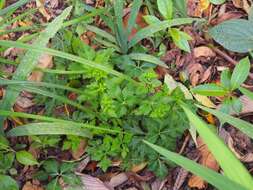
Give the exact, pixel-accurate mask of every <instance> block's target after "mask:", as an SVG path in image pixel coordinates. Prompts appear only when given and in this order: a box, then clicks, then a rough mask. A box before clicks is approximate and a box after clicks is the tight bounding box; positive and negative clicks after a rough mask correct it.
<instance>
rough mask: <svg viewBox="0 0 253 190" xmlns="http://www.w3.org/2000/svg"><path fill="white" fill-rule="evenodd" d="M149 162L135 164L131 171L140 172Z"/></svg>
mask: <svg viewBox="0 0 253 190" xmlns="http://www.w3.org/2000/svg"><path fill="white" fill-rule="evenodd" d="M147 164H148V163H147V162H143V163H141V164H138V165H134V166H133V167H132V168H131V171H132V172H134V173H138V172H140V171H141V170H143V169H144V168H145V167H146V166H147Z"/></svg>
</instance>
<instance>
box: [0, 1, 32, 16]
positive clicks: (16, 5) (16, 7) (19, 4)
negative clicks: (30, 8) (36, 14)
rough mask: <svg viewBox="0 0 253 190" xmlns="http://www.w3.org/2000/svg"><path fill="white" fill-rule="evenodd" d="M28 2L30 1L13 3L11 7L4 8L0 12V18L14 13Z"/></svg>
mask: <svg viewBox="0 0 253 190" xmlns="http://www.w3.org/2000/svg"><path fill="white" fill-rule="evenodd" d="M29 1H31V0H19V1H18V2H16V3H13V4H12V5H10V6H8V7H6V8H5V9H2V10H0V16H3V15H5V14H6V13H8V12H12V11H15V10H16V9H18V8H19V7H21V6H22V5H24V4H26V3H27V2H29Z"/></svg>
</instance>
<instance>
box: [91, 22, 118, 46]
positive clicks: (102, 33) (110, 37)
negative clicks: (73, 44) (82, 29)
mask: <svg viewBox="0 0 253 190" xmlns="http://www.w3.org/2000/svg"><path fill="white" fill-rule="evenodd" d="M86 28H87V30H90V31H92V32H94V33H95V34H97V35H99V36H101V37H103V38H105V39H107V40H109V41H110V42H112V43H116V39H115V37H114V36H113V35H111V34H110V33H108V32H106V31H104V30H102V29H100V28H98V27H96V26H91V25H86Z"/></svg>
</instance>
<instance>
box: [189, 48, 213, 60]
mask: <svg viewBox="0 0 253 190" xmlns="http://www.w3.org/2000/svg"><path fill="white" fill-rule="evenodd" d="M193 54H194V57H195V58H199V57H215V56H216V54H215V52H214V51H213V50H212V49H211V48H209V47H206V46H199V47H196V48H194V49H193Z"/></svg>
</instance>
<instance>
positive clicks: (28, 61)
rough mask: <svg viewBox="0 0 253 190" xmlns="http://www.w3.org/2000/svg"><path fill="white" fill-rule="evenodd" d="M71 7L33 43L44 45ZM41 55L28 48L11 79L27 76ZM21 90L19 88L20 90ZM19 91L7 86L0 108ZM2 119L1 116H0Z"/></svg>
mask: <svg viewBox="0 0 253 190" xmlns="http://www.w3.org/2000/svg"><path fill="white" fill-rule="evenodd" d="M71 9H72V7H69V8H67V9H65V10H64V11H63V12H62V14H61V15H60V16H58V17H57V18H55V19H54V20H53V21H52V22H51V23H50V24H49V25H48V26H47V28H46V29H45V30H44V31H43V32H41V34H40V36H39V37H38V38H37V40H35V42H34V43H33V44H34V45H36V46H40V47H46V45H47V43H48V41H49V39H50V38H52V37H54V35H55V34H56V33H57V31H58V30H59V29H60V28H61V27H62V24H63V21H64V20H65V19H66V18H67V16H68V15H69V14H70V11H71ZM41 55H42V52H34V51H32V50H28V52H27V53H26V54H25V56H24V57H23V58H22V60H21V62H20V64H19V65H18V67H17V69H16V71H15V73H14V75H13V77H12V79H14V80H25V79H26V78H27V76H28V75H29V74H30V73H31V72H32V70H33V69H34V67H35V66H36V65H37V63H38V59H39V58H40V56H41ZM20 91H21V90H20ZM20 91H17V90H14V91H13V90H12V87H8V88H7V90H6V94H5V96H4V97H3V100H2V105H1V108H3V109H5V110H10V109H11V107H12V106H13V104H14V103H15V101H16V99H17V97H18V95H19V93H20ZM0 119H3V118H0ZM0 121H1V120H0Z"/></svg>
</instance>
